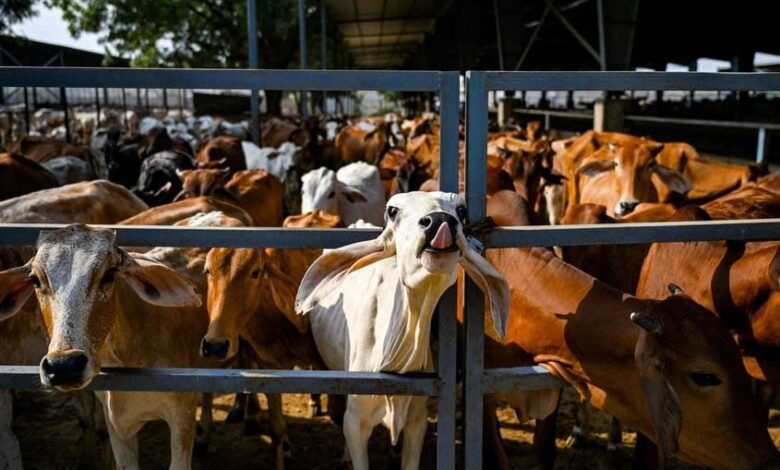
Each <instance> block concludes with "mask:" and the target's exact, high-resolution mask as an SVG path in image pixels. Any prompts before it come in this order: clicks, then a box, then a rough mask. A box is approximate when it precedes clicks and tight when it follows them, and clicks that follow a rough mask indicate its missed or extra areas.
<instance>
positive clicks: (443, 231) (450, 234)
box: [419, 212, 458, 253]
mask: <svg viewBox="0 0 780 470" xmlns="http://www.w3.org/2000/svg"><path fill="white" fill-rule="evenodd" d="M419 223H420V226H421V227H422V228H423V231H424V232H425V243H424V244H423V247H422V249H423V251H426V252H428V253H451V252H454V251H458V245H457V244H456V243H455V239H456V235H457V233H456V231H457V229H458V220H457V219H456V218H455V217H453V216H451V215H450V214H447V213H446V212H433V213H431V214H428V215H426V216H425V217H423V218H421V219H420V221H419Z"/></svg>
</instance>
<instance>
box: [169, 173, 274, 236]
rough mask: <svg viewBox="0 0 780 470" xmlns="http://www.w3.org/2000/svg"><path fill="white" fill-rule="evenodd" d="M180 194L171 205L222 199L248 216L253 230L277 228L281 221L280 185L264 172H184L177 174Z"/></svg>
mask: <svg viewBox="0 0 780 470" xmlns="http://www.w3.org/2000/svg"><path fill="white" fill-rule="evenodd" d="M177 174H178V175H179V178H181V180H182V191H181V192H180V193H179V195H178V196H176V199H175V201H180V200H184V199H186V198H193V197H198V196H211V197H216V198H220V199H224V200H226V201H228V202H230V203H231V204H235V205H237V206H238V207H240V208H242V209H244V210H245V211H247V212H248V213H249V215H251V216H252V219H253V220H254V223H253V224H252V225H254V226H256V227H278V226H280V225H281V224H282V221H283V211H284V185H282V183H280V182H279V180H278V179H276V177H275V176H273V175H272V174H270V173H268V172H267V171H265V170H244V171H239V172H237V173H234V174H232V176H231V174H230V170H228V169H224V170H185V171H180V172H178V173H177Z"/></svg>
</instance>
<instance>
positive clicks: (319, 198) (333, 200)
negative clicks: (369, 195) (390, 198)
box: [301, 167, 366, 214]
mask: <svg viewBox="0 0 780 470" xmlns="http://www.w3.org/2000/svg"><path fill="white" fill-rule="evenodd" d="M301 198H302V200H301V211H302V212H310V211H313V210H314V209H320V210H322V211H325V212H329V213H331V214H339V213H340V211H339V209H340V207H341V206H342V205H343V204H355V203H360V202H366V196H365V195H364V194H363V193H362V192H361V191H360V190H359V189H357V188H354V187H352V186H350V185H348V184H345V183H343V182H341V181H339V180H338V179H337V178H336V173H335V172H334V171H333V170H331V169H329V168H325V167H321V168H318V169H316V170H312V171H310V172H308V173H306V174H305V175H303V176H302V177H301Z"/></svg>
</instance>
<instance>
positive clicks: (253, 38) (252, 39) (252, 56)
mask: <svg viewBox="0 0 780 470" xmlns="http://www.w3.org/2000/svg"><path fill="white" fill-rule="evenodd" d="M246 16H247V32H248V35H249V68H250V69H257V68H259V65H260V57H259V56H258V55H257V54H258V51H257V2H256V0H247V1H246ZM249 107H250V108H251V113H252V142H254V143H255V144H257V145H259V146H262V143H261V142H260V96H259V93H258V91H257V89H255V88H252V90H250V96H249Z"/></svg>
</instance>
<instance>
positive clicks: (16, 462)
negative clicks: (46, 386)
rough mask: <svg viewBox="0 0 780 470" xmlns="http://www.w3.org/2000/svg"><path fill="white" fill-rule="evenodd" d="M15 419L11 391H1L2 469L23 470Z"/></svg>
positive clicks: (0, 440)
mask: <svg viewBox="0 0 780 470" xmlns="http://www.w3.org/2000/svg"><path fill="white" fill-rule="evenodd" d="M13 417H14V400H13V395H12V394H11V391H10V390H2V391H0V468H2V469H3V470H6V469H7V470H22V453H21V451H20V450H19V441H17V440H16V436H15V435H14V432H13V430H12V429H11V421H12V420H13Z"/></svg>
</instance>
